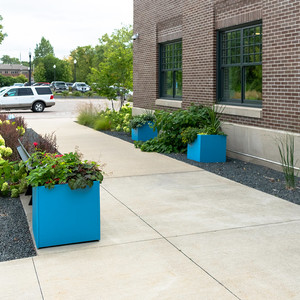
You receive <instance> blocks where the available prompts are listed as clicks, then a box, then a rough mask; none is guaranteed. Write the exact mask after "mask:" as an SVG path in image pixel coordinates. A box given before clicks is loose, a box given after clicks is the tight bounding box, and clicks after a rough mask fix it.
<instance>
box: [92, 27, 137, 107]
mask: <svg viewBox="0 0 300 300" xmlns="http://www.w3.org/2000/svg"><path fill="white" fill-rule="evenodd" d="M131 37H132V27H131V26H128V27H122V28H121V29H118V30H115V31H114V32H113V33H112V35H111V36H108V35H107V34H105V35H103V36H102V38H101V39H100V40H99V41H100V46H99V47H98V53H101V52H102V53H103V54H102V55H103V60H102V61H101V62H100V63H99V66H98V67H97V68H92V73H91V75H90V81H91V82H95V83H96V86H97V91H98V92H99V94H101V95H102V96H104V97H107V98H108V99H111V100H115V99H117V96H120V100H121V107H122V105H123V102H124V96H125V94H126V93H127V91H128V90H132V58H133V55H132V40H131Z"/></svg>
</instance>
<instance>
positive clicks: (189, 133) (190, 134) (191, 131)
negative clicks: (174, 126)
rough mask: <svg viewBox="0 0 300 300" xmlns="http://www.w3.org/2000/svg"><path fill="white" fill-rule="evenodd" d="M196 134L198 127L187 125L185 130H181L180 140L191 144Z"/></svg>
mask: <svg viewBox="0 0 300 300" xmlns="http://www.w3.org/2000/svg"><path fill="white" fill-rule="evenodd" d="M198 134H199V128H197V127H188V128H186V129H185V130H183V131H182V133H181V137H182V141H183V142H184V143H185V144H191V143H193V142H194V141H195V139H196V138H197V135H198Z"/></svg>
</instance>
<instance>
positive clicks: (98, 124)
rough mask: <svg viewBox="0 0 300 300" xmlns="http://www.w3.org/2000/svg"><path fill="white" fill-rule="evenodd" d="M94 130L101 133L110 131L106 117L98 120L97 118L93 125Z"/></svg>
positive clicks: (109, 123) (109, 124)
mask: <svg viewBox="0 0 300 300" xmlns="http://www.w3.org/2000/svg"><path fill="white" fill-rule="evenodd" d="M94 129H95V130H99V131H101V130H110V129H111V122H110V121H109V119H108V118H106V117H100V118H99V119H98V118H97V119H96V121H95V123H94Z"/></svg>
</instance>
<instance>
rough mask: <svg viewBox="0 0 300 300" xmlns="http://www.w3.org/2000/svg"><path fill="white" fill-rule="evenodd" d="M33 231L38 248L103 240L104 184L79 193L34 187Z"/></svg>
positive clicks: (66, 188) (63, 188)
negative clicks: (101, 233) (101, 208)
mask: <svg viewBox="0 0 300 300" xmlns="http://www.w3.org/2000/svg"><path fill="white" fill-rule="evenodd" d="M32 228H33V235H34V239H35V243H36V247H37V248H42V247H49V246H57V245H64V244H72V243H80V242H87V241H95V240H100V183H99V182H98V181H94V184H93V186H92V187H91V188H89V187H87V188H85V189H77V190H71V189H70V187H69V186H68V185H67V184H61V185H56V186H55V187H54V188H53V189H50V190H49V189H47V188H45V187H44V186H40V187H34V188H33V189H32Z"/></svg>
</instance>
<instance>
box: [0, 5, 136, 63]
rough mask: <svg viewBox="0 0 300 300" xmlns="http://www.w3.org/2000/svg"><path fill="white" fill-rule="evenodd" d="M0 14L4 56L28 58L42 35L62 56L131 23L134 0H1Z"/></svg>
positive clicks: (0, 48)
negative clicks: (3, 37)
mask: <svg viewBox="0 0 300 300" xmlns="http://www.w3.org/2000/svg"><path fill="white" fill-rule="evenodd" d="M0 15H1V16H2V18H3V20H2V22H1V24H2V25H3V27H4V28H3V32H4V33H7V37H6V38H5V39H4V40H3V42H2V44H0V58H1V57H2V56H3V55H9V56H10V57H16V58H19V59H20V57H21V60H23V61H28V59H29V51H30V50H31V52H32V54H33V53H34V49H35V47H36V44H39V43H40V41H41V38H42V37H45V39H47V40H49V42H50V44H51V45H52V46H53V48H54V54H55V56H56V57H58V58H60V59H63V58H67V57H68V56H69V55H70V52H71V51H72V50H74V49H76V48H77V47H78V46H87V45H91V46H95V45H97V44H98V39H99V38H100V37H101V36H102V35H104V34H105V33H108V34H109V35H110V34H111V33H112V32H113V31H114V30H115V29H119V28H121V27H122V26H125V25H132V24H133V0H51V1H41V0H1V5H0Z"/></svg>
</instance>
